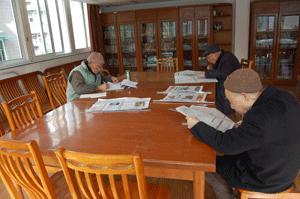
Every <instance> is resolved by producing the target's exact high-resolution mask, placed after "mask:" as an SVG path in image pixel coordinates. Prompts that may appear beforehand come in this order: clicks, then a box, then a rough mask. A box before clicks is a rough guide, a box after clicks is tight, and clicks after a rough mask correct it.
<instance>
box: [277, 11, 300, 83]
mask: <svg viewBox="0 0 300 199" xmlns="http://www.w3.org/2000/svg"><path fill="white" fill-rule="evenodd" d="M298 31H299V15H290V16H281V19H280V41H279V51H278V63H277V79H293V77H294V69H295V59H296V50H297V41H298Z"/></svg>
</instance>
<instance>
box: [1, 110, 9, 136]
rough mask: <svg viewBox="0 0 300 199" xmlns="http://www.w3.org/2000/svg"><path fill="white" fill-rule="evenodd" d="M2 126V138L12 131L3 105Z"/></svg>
mask: <svg viewBox="0 0 300 199" xmlns="http://www.w3.org/2000/svg"><path fill="white" fill-rule="evenodd" d="M0 126H1V128H0V136H2V135H4V134H5V133H8V132H9V131H11V130H10V126H9V123H8V120H7V117H6V116H5V113H4V110H3V107H2V105H1V104H0Z"/></svg>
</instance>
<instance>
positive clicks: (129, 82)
mask: <svg viewBox="0 0 300 199" xmlns="http://www.w3.org/2000/svg"><path fill="white" fill-rule="evenodd" d="M121 84H122V86H129V87H133V88H137V87H136V85H137V84H138V83H137V82H133V81H130V80H128V79H124V80H123V81H122V82H121Z"/></svg>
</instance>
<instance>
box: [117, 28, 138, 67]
mask: <svg viewBox="0 0 300 199" xmlns="http://www.w3.org/2000/svg"><path fill="white" fill-rule="evenodd" d="M134 34H135V33H134V25H133V24H126V25H120V37H121V47H122V59H123V69H124V72H125V70H130V71H136V70H137V67H136V52H135V36H134Z"/></svg>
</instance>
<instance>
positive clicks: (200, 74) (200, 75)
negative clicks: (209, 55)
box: [197, 72, 205, 79]
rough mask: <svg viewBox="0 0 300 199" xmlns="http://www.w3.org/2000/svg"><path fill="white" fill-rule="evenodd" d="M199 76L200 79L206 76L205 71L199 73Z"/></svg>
mask: <svg viewBox="0 0 300 199" xmlns="http://www.w3.org/2000/svg"><path fill="white" fill-rule="evenodd" d="M197 77H198V78H199V79H200V78H204V77H205V74H204V73H203V72H201V73H199V74H198V75H197Z"/></svg>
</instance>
